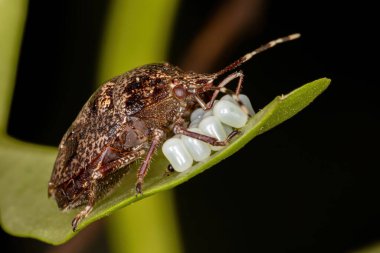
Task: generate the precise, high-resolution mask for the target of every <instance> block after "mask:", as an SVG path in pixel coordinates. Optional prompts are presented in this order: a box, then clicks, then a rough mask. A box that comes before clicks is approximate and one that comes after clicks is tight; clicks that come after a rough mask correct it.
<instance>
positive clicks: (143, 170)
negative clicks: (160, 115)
mask: <svg viewBox="0 0 380 253" xmlns="http://www.w3.org/2000/svg"><path fill="white" fill-rule="evenodd" d="M164 137H165V133H164V131H162V130H161V129H157V128H156V129H154V130H153V138H152V143H151V144H150V148H149V151H148V154H147V155H146V157H145V159H144V161H143V163H142V164H141V166H140V168H139V170H138V171H137V183H136V193H137V194H142V186H143V183H144V178H145V176H146V174H147V173H148V169H149V165H150V162H151V161H152V156H153V154H154V152H155V151H156V150H157V148H158V146H159V144H160V143H161V141H162V139H163V138H164Z"/></svg>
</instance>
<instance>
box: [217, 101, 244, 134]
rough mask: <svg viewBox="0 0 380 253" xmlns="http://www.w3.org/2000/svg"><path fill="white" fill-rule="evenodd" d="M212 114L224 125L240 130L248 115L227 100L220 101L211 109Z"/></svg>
mask: <svg viewBox="0 0 380 253" xmlns="http://www.w3.org/2000/svg"><path fill="white" fill-rule="evenodd" d="M213 113H214V115H215V116H216V117H218V119H219V120H220V121H221V122H223V123H224V124H226V125H229V126H232V127H235V128H241V127H243V126H244V125H245V123H247V120H248V115H247V114H246V113H244V112H243V111H242V110H241V108H240V107H239V106H238V105H237V104H235V103H233V102H230V101H228V100H222V101H220V102H219V103H218V104H217V105H215V106H214V108H213Z"/></svg>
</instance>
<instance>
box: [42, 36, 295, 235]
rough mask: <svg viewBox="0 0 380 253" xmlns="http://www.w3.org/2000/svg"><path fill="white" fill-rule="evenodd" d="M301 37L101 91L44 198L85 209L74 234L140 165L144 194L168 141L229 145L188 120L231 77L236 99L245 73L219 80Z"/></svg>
mask: <svg viewBox="0 0 380 253" xmlns="http://www.w3.org/2000/svg"><path fill="white" fill-rule="evenodd" d="M298 37H299V34H292V35H289V36H286V37H283V38H280V39H277V40H274V41H271V42H269V43H267V44H265V45H263V46H261V47H259V48H258V49H256V50H254V51H252V52H250V53H248V54H246V55H244V56H243V57H242V58H240V59H238V60H237V61H235V62H233V63H232V64H230V65H229V66H227V67H225V68H224V69H222V70H220V71H219V72H216V73H213V74H198V73H194V72H184V71H182V70H181V69H179V68H178V67H175V66H172V65H170V64H168V63H163V64H149V65H145V66H142V67H139V68H136V69H133V70H131V71H129V72H126V73H124V74H122V75H120V76H117V77H115V78H113V79H111V80H109V81H108V82H106V83H105V84H103V85H102V86H101V87H100V88H99V89H98V90H97V91H96V92H95V93H94V94H93V95H92V96H91V98H90V99H89V100H88V101H87V102H86V104H85V105H84V106H83V108H82V110H81V111H80V113H79V114H78V116H77V118H76V119H75V121H74V122H73V123H72V125H71V126H70V128H69V129H68V130H67V132H66V134H65V135H64V136H63V138H62V141H61V143H60V145H59V150H58V156H57V159H56V161H55V165H54V169H53V172H52V175H51V179H50V182H49V189H48V194H49V196H53V197H54V198H55V200H56V201H57V204H58V207H59V208H60V209H63V210H69V209H72V208H75V207H78V206H83V205H86V206H85V208H84V209H83V210H82V211H81V212H79V213H78V215H77V216H76V217H75V218H74V219H73V221H72V227H73V230H75V229H76V227H77V225H78V223H79V222H80V221H81V220H82V219H83V218H84V217H86V216H87V215H88V214H89V213H90V212H91V210H92V208H93V206H94V205H95V202H96V200H97V199H99V197H100V196H102V195H104V194H105V193H107V192H108V191H109V190H110V189H112V186H113V185H114V184H115V183H116V182H118V181H119V179H120V178H121V177H122V176H123V175H124V174H125V173H126V172H127V171H128V170H129V167H130V165H131V164H132V163H133V162H134V161H136V160H139V159H141V160H142V163H141V165H140V168H139V169H138V172H137V183H136V192H137V194H141V193H142V186H143V181H144V177H145V175H146V174H147V172H148V168H149V164H150V161H151V159H152V156H153V155H154V153H155V151H156V150H157V148H158V147H159V146H160V144H161V143H162V142H163V141H164V140H165V139H166V138H169V137H171V136H173V135H174V134H183V135H187V136H190V137H193V138H196V139H199V140H202V141H205V142H207V143H210V144H211V145H213V146H223V145H226V144H227V143H228V141H229V140H230V139H231V138H232V137H233V136H234V135H235V134H236V133H237V132H236V131H234V132H232V133H231V134H230V135H229V136H228V138H227V139H226V140H224V141H218V140H217V139H215V138H213V137H209V136H205V135H201V134H198V133H194V132H190V131H188V130H187V129H186V126H187V123H188V116H189V115H190V113H191V112H192V110H194V109H195V108H196V107H202V108H203V109H204V110H207V109H210V108H211V107H212V105H213V102H214V100H215V99H216V97H217V95H218V93H219V92H228V91H229V90H227V89H226V88H225V87H224V86H226V85H227V84H228V83H230V82H231V81H232V80H234V79H236V78H237V79H238V84H237V88H236V90H235V92H233V93H234V97H235V98H237V95H238V94H239V93H240V90H241V87H242V82H243V73H242V72H241V71H239V72H234V73H232V74H230V75H228V76H227V77H225V78H224V79H223V80H221V81H220V82H219V83H218V84H216V83H215V82H216V79H217V78H218V77H220V76H221V75H223V74H225V73H227V72H229V71H231V70H233V69H235V68H236V67H238V66H239V65H240V64H242V63H244V62H246V61H247V60H249V59H251V58H252V56H254V55H256V54H258V53H260V52H262V51H264V50H266V49H268V48H271V47H273V46H275V45H277V44H279V43H282V42H285V41H289V40H293V39H296V38H298ZM230 93H231V92H230ZM206 94H208V96H206ZM205 99H207V100H208V101H207V102H206V101H205Z"/></svg>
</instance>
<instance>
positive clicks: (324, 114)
mask: <svg viewBox="0 0 380 253" xmlns="http://www.w3.org/2000/svg"><path fill="white" fill-rule="evenodd" d="M221 2H222V1H207V2H200V1H183V2H182V4H181V6H180V9H179V12H178V14H177V19H176V21H175V28H174V36H173V38H172V42H171V47H170V48H171V51H170V57H169V61H170V62H172V63H174V64H177V65H178V64H180V63H181V61H182V58H183V57H184V55H185V54H186V50H188V48H189V46H190V43H191V41H192V38H193V37H194V36H196V35H197V33H199V31H200V30H201V29H202V27H203V26H204V24H205V23H206V22H207V21H208V18H210V16H211V15H212V14H213V13H214V12H215V10H216V9H217V8H218V6H219V5H220V4H221ZM355 3H356V4H355ZM358 3H359V2H357V1H354V2H353V3H351V4H349V3H339V2H338V1H334V2H333V1H327V0H320V1H301V0H299V1H267V2H266V8H265V10H264V15H263V19H262V24H261V26H260V29H259V30H257V29H255V32H250V29H246V31H245V33H244V35H243V36H241V37H239V39H237V40H236V42H234V43H233V45H231V47H230V48H229V49H228V50H226V52H225V54H224V55H223V57H222V58H221V59H220V60H219V61H218V63H217V64H216V65H215V66H213V70H217V69H219V68H221V67H223V66H225V65H227V64H228V63H230V62H232V61H233V60H234V59H236V58H238V57H240V56H242V55H243V54H244V53H246V52H248V51H250V50H252V49H254V48H256V47H257V46H259V45H261V44H262V43H264V42H267V41H269V40H271V39H274V38H277V37H280V36H284V35H287V34H290V33H293V32H300V33H302V39H300V40H298V41H295V42H292V43H289V44H286V45H281V46H279V47H277V48H275V49H272V50H270V51H268V52H265V53H263V54H262V55H259V56H257V57H256V58H255V59H253V60H251V61H250V62H248V63H246V64H245V65H244V66H243V67H242V70H243V71H244V73H245V75H246V77H245V86H244V93H245V94H248V95H249V96H250V97H251V99H252V102H253V105H254V108H257V109H259V108H262V107H263V106H265V104H267V103H268V102H270V101H271V100H272V99H273V97H274V96H275V95H278V94H283V93H287V92H289V91H291V90H292V89H294V88H296V87H298V86H300V85H302V84H304V83H306V82H308V81H312V80H315V79H317V78H320V77H325V76H326V77H329V78H331V79H332V84H331V86H330V87H329V88H328V90H327V91H326V92H325V93H324V94H322V96H321V97H319V98H318V99H317V100H316V101H315V102H314V103H313V104H312V105H311V106H310V107H308V108H306V109H305V110H304V111H302V112H301V113H300V114H298V115H296V116H295V117H294V118H292V119H291V120H289V121H287V122H285V123H284V124H282V125H281V126H279V127H277V128H275V129H273V130H271V131H270V132H268V133H266V134H264V135H262V136H259V137H258V138H256V139H255V140H254V141H252V142H251V143H249V144H248V145H247V146H246V147H245V148H243V149H242V150H241V151H239V152H238V153H237V154H235V155H234V156H232V157H230V158H229V159H227V160H225V161H223V162H222V163H220V164H218V165H217V166H215V167H214V168H213V169H211V170H208V171H207V172H205V173H203V174H202V175H201V176H197V177H195V178H194V179H192V180H191V181H190V182H188V183H185V184H182V185H181V186H179V187H177V188H176V189H175V192H176V197H177V203H178V211H179V215H180V222H181V229H182V234H183V240H184V244H185V248H186V252H238V251H246V250H248V249H249V250H250V251H257V252H347V251H351V250H354V249H357V248H360V247H362V246H365V245H368V244H371V243H374V242H376V241H377V240H379V239H380V232H379V231H380V230H379V229H378V228H379V226H380V218H379V214H380V204H379V201H378V196H379V187H378V181H379V178H380V172H379V166H378V159H377V155H378V150H379V149H378V147H377V146H378V145H377V144H378V142H379V134H378V130H379V120H380V118H379V112H378V110H377V108H376V107H378V106H377V104H378V103H377V101H378V95H379V92H378V90H379V89H378V85H379V84H378V82H377V80H375V74H376V73H377V68H378V64H377V63H376V62H377V60H378V58H377V57H376V55H377V53H378V44H377V43H376V42H375V41H376V40H375V34H376V33H377V29H376V26H375V19H376V18H375V17H376V15H377V13H375V10H376V8H375V7H374V6H370V5H369V4H368V3H362V4H358ZM106 10H107V1H106V0H98V1H96V2H95V1H90V0H88V1H75V0H72V1H53V2H52V1H37V0H32V1H30V6H29V15H28V19H27V23H26V31H25V35H24V40H23V45H22V52H21V59H20V64H19V70H18V76H17V83H16V89H15V96H14V99H13V104H12V112H11V116H10V123H9V128H8V132H9V134H11V135H12V136H15V137H17V138H20V139H23V140H27V141H31V142H35V143H42V144H49V145H58V142H59V140H60V138H61V136H62V135H63V133H64V132H65V131H66V129H67V128H68V126H69V125H70V124H71V122H72V120H73V119H74V117H75V116H76V114H77V112H78V111H79V110H80V108H81V106H82V105H83V103H84V102H85V101H86V100H87V98H88V97H89V96H90V94H91V93H92V91H93V87H94V84H95V76H96V75H95V71H96V62H97V55H96V52H97V51H98V48H99V39H100V38H101V36H102V22H103V20H104V13H105V11H106ZM217 39H218V38H215V40H217ZM210 46H212V45H210ZM0 238H1V240H2V242H1V245H2V247H8V246H9V247H12V248H13V249H14V250H22V249H24V250H25V249H28V251H29V252H32V251H36V252H38V251H41V250H43V249H45V245H44V244H42V243H39V242H37V241H34V240H31V239H21V238H15V237H11V236H9V235H7V234H5V233H4V232H2V234H1V237H0ZM105 244H106V243H105ZM104 247H106V246H104Z"/></svg>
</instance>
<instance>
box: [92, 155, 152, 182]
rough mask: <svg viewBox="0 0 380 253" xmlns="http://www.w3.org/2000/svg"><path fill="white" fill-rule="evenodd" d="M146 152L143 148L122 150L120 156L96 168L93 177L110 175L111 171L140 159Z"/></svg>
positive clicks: (98, 177)
mask: <svg viewBox="0 0 380 253" xmlns="http://www.w3.org/2000/svg"><path fill="white" fill-rule="evenodd" d="M144 154H145V150H143V149H141V150H138V151H134V152H124V153H123V152H120V154H118V155H119V156H120V157H119V158H117V159H116V160H112V161H110V162H107V163H105V162H104V161H103V163H102V164H101V165H100V166H98V167H97V169H96V170H94V172H93V174H92V178H93V179H100V178H102V177H104V176H105V175H108V174H109V173H112V172H114V171H116V170H118V169H120V168H122V167H124V166H126V165H128V164H130V163H132V162H134V161H136V160H137V159H139V158H140V157H141V156H142V155H144Z"/></svg>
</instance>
